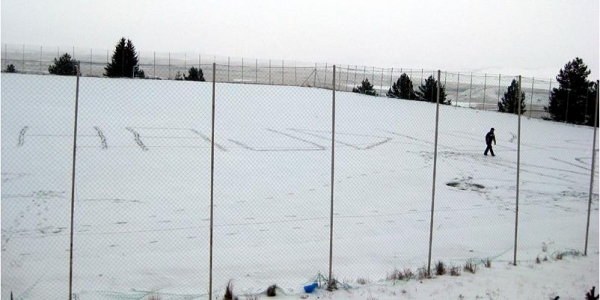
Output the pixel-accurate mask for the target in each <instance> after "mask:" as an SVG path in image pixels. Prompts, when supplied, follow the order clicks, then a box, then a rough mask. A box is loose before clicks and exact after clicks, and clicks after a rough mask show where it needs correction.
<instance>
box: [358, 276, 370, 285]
mask: <svg viewBox="0 0 600 300" xmlns="http://www.w3.org/2000/svg"><path fill="white" fill-rule="evenodd" d="M370 282H371V281H370V280H369V279H367V278H364V277H359V278H357V279H356V283H358V284H362V285H365V284H367V283H370Z"/></svg>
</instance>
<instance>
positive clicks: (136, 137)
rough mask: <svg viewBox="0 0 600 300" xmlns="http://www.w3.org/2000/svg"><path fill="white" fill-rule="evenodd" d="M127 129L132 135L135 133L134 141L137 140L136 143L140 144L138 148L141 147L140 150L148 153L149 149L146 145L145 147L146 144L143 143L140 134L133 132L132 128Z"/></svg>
mask: <svg viewBox="0 0 600 300" xmlns="http://www.w3.org/2000/svg"><path fill="white" fill-rule="evenodd" d="M125 129H127V130H129V131H130V132H131V133H133V139H134V140H135V143H136V144H138V146H140V148H142V150H144V151H147V150H148V147H146V145H144V142H142V139H141V138H140V134H139V133H138V132H137V131H135V130H133V128H131V127H125Z"/></svg>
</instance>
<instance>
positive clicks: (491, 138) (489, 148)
mask: <svg viewBox="0 0 600 300" xmlns="http://www.w3.org/2000/svg"><path fill="white" fill-rule="evenodd" d="M492 142H494V145H496V136H495V135H494V128H492V129H490V132H488V133H487V134H486V135H485V143H486V145H487V148H485V151H484V152H483V155H487V154H488V151H489V152H490V153H492V156H496V155H495V154H494V150H493V149H492Z"/></svg>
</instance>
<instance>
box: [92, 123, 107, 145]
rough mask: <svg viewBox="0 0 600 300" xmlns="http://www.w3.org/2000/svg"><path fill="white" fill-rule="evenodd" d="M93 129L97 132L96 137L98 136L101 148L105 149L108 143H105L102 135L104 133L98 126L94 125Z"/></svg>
mask: <svg viewBox="0 0 600 300" xmlns="http://www.w3.org/2000/svg"><path fill="white" fill-rule="evenodd" d="M94 129H95V130H96V132H97V133H98V137H100V144H101V147H102V149H107V148H108V144H107V143H106V137H105V136H104V133H103V132H102V130H101V129H100V127H98V126H94Z"/></svg>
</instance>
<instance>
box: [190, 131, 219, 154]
mask: <svg viewBox="0 0 600 300" xmlns="http://www.w3.org/2000/svg"><path fill="white" fill-rule="evenodd" d="M190 131H191V132H193V133H195V134H197V135H199V136H201V137H202V138H203V139H204V140H205V141H207V142H208V143H211V142H212V141H211V139H210V137H208V136H207V135H205V134H203V133H201V132H200V131H197V130H195V129H190ZM215 147H217V148H219V150H221V151H227V148H225V147H223V146H221V145H219V144H217V143H215Z"/></svg>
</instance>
